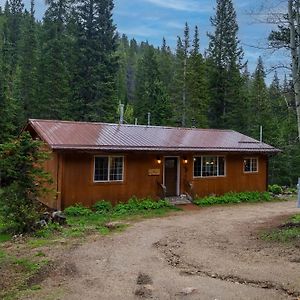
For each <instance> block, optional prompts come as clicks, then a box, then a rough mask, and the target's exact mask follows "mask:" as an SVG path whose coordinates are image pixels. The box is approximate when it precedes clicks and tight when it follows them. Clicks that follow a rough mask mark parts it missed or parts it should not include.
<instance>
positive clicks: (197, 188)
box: [53, 152, 267, 208]
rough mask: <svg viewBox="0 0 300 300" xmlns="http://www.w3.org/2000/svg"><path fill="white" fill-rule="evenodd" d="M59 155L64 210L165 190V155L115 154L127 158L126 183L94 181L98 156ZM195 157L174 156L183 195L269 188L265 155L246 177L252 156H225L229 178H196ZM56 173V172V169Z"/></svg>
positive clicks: (156, 195)
mask: <svg viewBox="0 0 300 300" xmlns="http://www.w3.org/2000/svg"><path fill="white" fill-rule="evenodd" d="M102 154H103V153H102ZM208 154H209V155H213V154H211V153H208ZM60 155H61V158H60V161H61V162H60V164H61V166H60V168H59V170H58V173H60V172H61V179H60V180H59V181H60V182H61V203H62V205H61V206H62V208H65V207H68V206H70V205H73V204H75V203H82V204H84V205H86V206H91V205H93V204H94V203H95V202H97V201H99V200H108V201H111V202H112V203H113V204H116V203H117V202H120V201H127V200H128V199H129V198H130V197H132V196H133V195H134V196H136V197H138V198H143V197H151V198H159V197H161V196H162V189H161V187H160V186H159V184H160V183H163V165H164V163H163V157H164V155H162V154H159V157H160V158H161V159H162V163H161V164H159V163H158V162H157V157H158V155H157V153H128V154H122V153H119V154H117V153H114V154H113V155H123V156H124V181H123V182H106V183H95V182H93V172H94V155H95V154H89V153H75V152H72V153H64V154H60ZM97 155H101V153H97ZM103 155H108V154H103ZM194 155H197V154H186V155H184V154H181V155H177V154H174V156H180V193H185V192H187V193H189V194H191V195H192V196H196V195H197V196H205V195H210V194H217V195H220V194H224V193H226V192H230V191H233V192H241V191H261V192H262V191H265V190H266V188H267V156H265V155H251V156H253V157H259V171H258V173H253V174H245V173H244V172H243V160H244V158H245V157H248V156H249V155H241V154H225V156H226V176H224V177H212V178H193V156H194ZM202 155H203V154H202ZM204 155H205V154H204ZM166 156H172V155H166ZM183 158H187V160H188V163H187V164H185V163H184V161H183ZM56 159H57V158H56ZM57 161H58V160H57ZM158 169H159V170H160V174H159V175H157V174H156V175H149V171H151V170H152V171H153V170H155V171H156V172H157V170H158ZM53 171H54V173H55V172H57V170H55V169H54V170H53ZM150 173H151V172H150ZM191 185H192V188H191ZM59 191H60V189H59ZM59 195H60V194H59ZM58 201H60V199H58Z"/></svg>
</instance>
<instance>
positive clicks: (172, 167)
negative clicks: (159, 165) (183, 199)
mask: <svg viewBox="0 0 300 300" xmlns="http://www.w3.org/2000/svg"><path fill="white" fill-rule="evenodd" d="M179 171H180V170H179V158H178V157H173V156H172V157H165V160H164V185H165V186H166V190H167V191H166V196H167V197H173V196H178V195H179V178H180V176H179V174H180V173H179Z"/></svg>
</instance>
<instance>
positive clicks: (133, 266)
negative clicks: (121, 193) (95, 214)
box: [25, 201, 300, 300]
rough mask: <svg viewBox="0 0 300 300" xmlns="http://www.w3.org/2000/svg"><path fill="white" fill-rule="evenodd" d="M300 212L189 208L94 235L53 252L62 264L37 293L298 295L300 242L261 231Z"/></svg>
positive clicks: (290, 208)
mask: <svg viewBox="0 0 300 300" xmlns="http://www.w3.org/2000/svg"><path fill="white" fill-rule="evenodd" d="M297 212H299V209H296V205H295V202H293V201H288V202H277V203H262V204H246V205H235V206H222V207H211V208H204V209H196V210H193V209H189V210H188V211H186V212H183V213H179V214H175V215H172V216H169V217H166V218H157V219H151V220H150V219H149V220H145V221H142V222H138V223H135V224H133V225H132V226H131V227H129V229H127V230H126V231H125V232H123V233H118V234H113V235H110V236H107V237H100V236H91V237H89V238H88V239H87V241H85V242H84V243H80V244H75V245H73V246H72V247H70V248H68V250H66V251H62V252H61V253H60V254H59V258H57V257H55V256H56V255H57V253H55V252H54V251H53V253H52V256H53V259H56V260H57V259H59V261H60V262H63V263H62V264H60V267H59V268H53V270H52V271H51V272H50V273H49V276H48V278H46V279H45V280H44V281H43V282H42V284H41V285H42V289H41V290H40V291H39V292H38V293H36V299H64V300H77V299H78V300H85V299H87V300H93V299H97V300H99V299H103V300H105V299H110V300H114V299H139V298H144V299H201V300H205V299H213V300H214V299H219V300H221V299H222V300H223V299H224V300H225V299H230V300H233V299H272V300H276V299H299V297H300V245H299V244H283V245H282V244H279V243H275V242H266V241H263V240H262V239H261V238H260V232H261V231H262V230H265V229H266V228H269V227H273V226H277V225H279V224H280V223H281V222H282V221H284V220H286V219H287V218H288V216H290V215H293V214H295V213H297ZM33 298H34V297H33V296H32V295H31V296H30V299H33ZM25 299H26V297H25ZM27 299H28V298H27Z"/></svg>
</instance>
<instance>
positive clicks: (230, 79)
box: [208, 0, 244, 130]
mask: <svg viewBox="0 0 300 300" xmlns="http://www.w3.org/2000/svg"><path fill="white" fill-rule="evenodd" d="M211 24H212V26H213V27H214V33H213V34H209V35H208V36H209V39H210V43H209V49H208V56H209V61H210V89H211V91H212V95H211V97H212V105H211V108H210V123H211V126H213V127H217V128H233V129H239V130H240V129H241V127H242V125H243V120H242V119H243V118H239V119H237V118H236V116H237V115H240V116H241V113H243V111H244V108H243V104H244V99H243V95H242V94H241V90H240V87H241V86H242V84H243V83H242V77H241V75H240V69H241V67H242V64H241V61H242V58H243V50H242V48H241V47H240V45H239V44H240V42H239V39H238V36H237V35H238V25H237V21H236V12H235V9H234V7H233V3H232V0H217V10H216V15H215V17H213V18H211Z"/></svg>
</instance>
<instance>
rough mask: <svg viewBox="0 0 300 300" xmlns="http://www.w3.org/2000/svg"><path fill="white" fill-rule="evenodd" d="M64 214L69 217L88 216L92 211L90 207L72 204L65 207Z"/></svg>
mask: <svg viewBox="0 0 300 300" xmlns="http://www.w3.org/2000/svg"><path fill="white" fill-rule="evenodd" d="M64 212H65V214H66V215H67V216H70V217H83V216H89V215H91V214H92V213H93V212H92V210H91V209H89V208H87V207H85V206H83V205H82V204H75V205H74V206H70V207H68V208H66V209H65V211H64Z"/></svg>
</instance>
